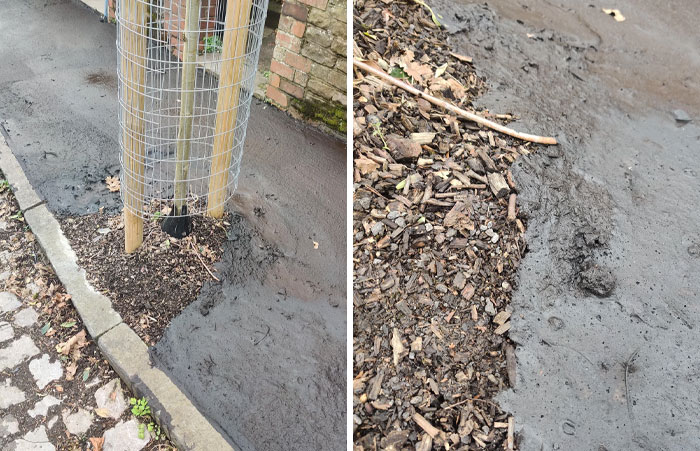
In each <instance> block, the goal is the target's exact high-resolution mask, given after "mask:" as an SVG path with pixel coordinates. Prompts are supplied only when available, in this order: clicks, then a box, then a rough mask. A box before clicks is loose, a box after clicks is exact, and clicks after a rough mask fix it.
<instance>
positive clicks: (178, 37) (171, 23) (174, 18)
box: [163, 0, 217, 58]
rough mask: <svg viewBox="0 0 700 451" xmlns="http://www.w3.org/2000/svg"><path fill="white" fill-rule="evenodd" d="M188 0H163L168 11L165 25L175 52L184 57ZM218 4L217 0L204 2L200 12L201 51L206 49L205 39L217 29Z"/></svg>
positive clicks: (164, 17) (164, 21)
mask: <svg viewBox="0 0 700 451" xmlns="http://www.w3.org/2000/svg"><path fill="white" fill-rule="evenodd" d="M186 4H187V0H163V6H164V9H165V10H168V11H171V12H166V13H165V14H164V16H163V25H164V27H165V31H167V32H168V35H169V38H170V45H171V46H172V49H173V54H174V55H176V56H177V57H178V58H182V52H183V49H184V43H185V41H184V32H183V30H184V28H185V5H186ZM216 4H217V2H211V5H208V2H202V9H201V10H200V13H199V49H198V51H199V52H202V51H204V39H205V38H206V37H207V36H211V35H213V34H214V32H215V29H216Z"/></svg>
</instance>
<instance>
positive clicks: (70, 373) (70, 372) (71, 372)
mask: <svg viewBox="0 0 700 451" xmlns="http://www.w3.org/2000/svg"><path fill="white" fill-rule="evenodd" d="M76 371H78V364H77V363H75V362H73V363H71V364H70V365H68V366H67V367H66V380H67V381H72V380H73V379H74V378H75V372H76Z"/></svg>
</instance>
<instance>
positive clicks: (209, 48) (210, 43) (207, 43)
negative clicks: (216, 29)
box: [204, 35, 224, 53]
mask: <svg viewBox="0 0 700 451" xmlns="http://www.w3.org/2000/svg"><path fill="white" fill-rule="evenodd" d="M223 45H224V42H223V41H222V40H221V38H220V37H218V36H216V35H214V36H207V37H206V38H204V53H214V52H220V51H221V48H222V47H223Z"/></svg>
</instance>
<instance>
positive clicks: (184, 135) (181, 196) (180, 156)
mask: <svg viewBox="0 0 700 451" xmlns="http://www.w3.org/2000/svg"><path fill="white" fill-rule="evenodd" d="M201 4H202V3H201V0H187V6H186V10H185V51H184V53H183V55H182V89H181V94H180V122H179V124H178V127H177V157H176V158H177V163H176V164H175V197H174V206H175V208H174V214H175V216H180V215H181V214H182V207H183V206H184V205H185V202H186V201H187V176H188V173H189V169H190V164H189V161H188V160H189V159H190V148H191V146H192V141H191V139H192V115H193V113H194V87H195V86H194V85H195V77H196V71H197V61H196V60H197V47H198V42H197V41H198V38H199V11H200V9H201Z"/></svg>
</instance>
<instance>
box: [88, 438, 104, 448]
mask: <svg viewBox="0 0 700 451" xmlns="http://www.w3.org/2000/svg"><path fill="white" fill-rule="evenodd" d="M90 444H91V445H92V451H102V446H103V445H104V444H105V438H104V437H90Z"/></svg>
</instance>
